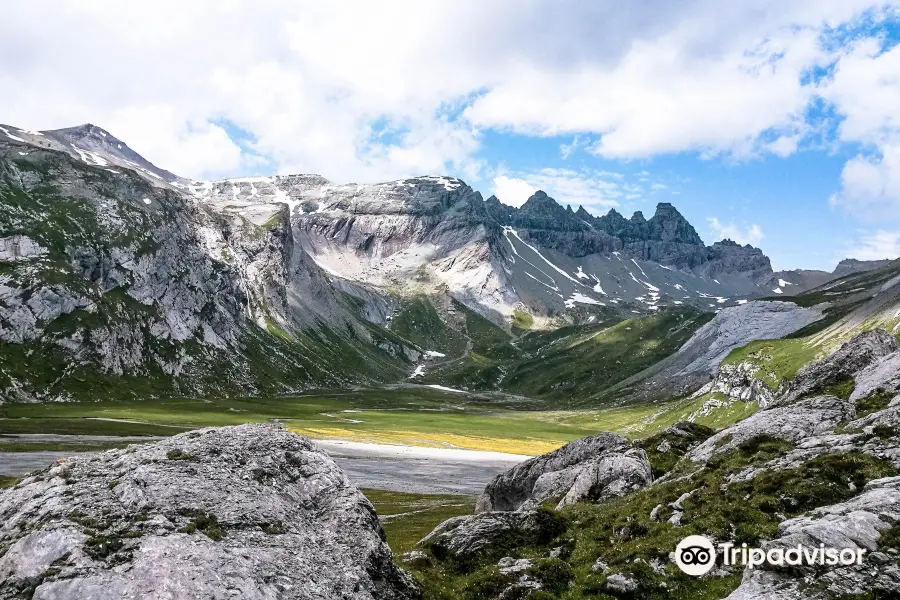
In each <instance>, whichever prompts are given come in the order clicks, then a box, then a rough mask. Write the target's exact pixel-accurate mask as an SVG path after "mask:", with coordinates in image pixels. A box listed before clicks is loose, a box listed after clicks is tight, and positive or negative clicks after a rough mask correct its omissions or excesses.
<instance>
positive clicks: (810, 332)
mask: <svg viewBox="0 0 900 600" xmlns="http://www.w3.org/2000/svg"><path fill="white" fill-rule="evenodd" d="M898 275H900V262H897V261H895V263H892V264H891V265H889V266H888V267H886V268H884V269H879V270H877V271H872V272H867V273H862V274H857V275H850V276H847V277H843V278H841V279H839V280H837V281H836V282H830V283H828V284H826V285H825V286H822V287H821V288H817V289H815V290H810V291H808V292H804V293H802V294H799V295H797V296H792V297H786V298H773V299H777V300H782V301H787V302H793V303H795V304H798V305H800V306H806V307H809V306H820V307H822V308H823V311H824V317H823V318H822V319H820V320H819V321H817V322H815V323H812V324H811V325H809V326H807V327H804V328H803V329H801V330H799V331H796V332H794V333H793V334H792V335H790V336H787V337H785V338H783V339H779V340H759V341H754V342H750V343H749V344H747V345H746V346H744V347H742V348H736V349H735V350H733V351H732V352H731V353H730V354H729V355H728V356H727V357H726V358H725V359H724V360H723V361H722V364H737V363H741V362H751V363H754V364H756V365H758V366H759V367H760V368H759V370H758V371H757V373H756V377H757V378H759V379H761V380H762V381H764V382H765V383H766V384H767V385H768V386H769V387H770V388H772V389H773V390H774V389H777V388H778V386H779V385H780V384H781V382H782V381H785V380H788V379H792V378H793V377H794V376H796V374H797V372H798V371H799V370H800V369H801V368H802V367H803V366H805V365H807V364H809V363H811V362H814V361H815V360H817V359H820V358H822V357H823V356H825V355H827V354H828V353H829V352H832V351H834V350H835V349H836V348H837V347H838V346H839V345H840V344H841V343H843V342H846V341H847V340H849V339H850V338H852V337H853V336H854V335H856V334H858V333H862V332H864V331H869V330H872V329H876V328H884V329H886V330H888V331H895V330H896V328H897V326H898V324H900V317H898V315H897V312H896V310H895V309H896V303H894V304H891V303H888V304H887V307H888V308H889V310H878V311H875V312H874V314H871V315H868V316H867V317H865V318H862V317H860V318H859V319H855V320H853V321H852V322H849V323H847V322H844V321H843V320H844V319H845V318H846V317H848V316H850V315H853V314H855V313H854V311H865V310H866V305H867V304H868V303H870V302H877V301H879V300H880V299H881V298H883V296H880V294H883V293H884V292H885V290H882V289H881V288H882V286H884V285H885V284H887V283H888V282H889V281H891V280H892V279H894V278H895V277H897V276H898ZM889 289H890V288H889ZM889 293H890V292H889ZM857 321H858V322H857Z"/></svg>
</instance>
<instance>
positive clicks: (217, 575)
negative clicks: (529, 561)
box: [0, 425, 421, 600]
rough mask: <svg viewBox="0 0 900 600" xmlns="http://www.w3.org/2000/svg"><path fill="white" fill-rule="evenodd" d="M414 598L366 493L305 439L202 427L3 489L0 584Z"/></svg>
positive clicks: (3, 591) (133, 592) (112, 593)
mask: <svg viewBox="0 0 900 600" xmlns="http://www.w3.org/2000/svg"><path fill="white" fill-rule="evenodd" d="M23 596H27V597H29V598H34V599H35V600H49V599H55V598H94V599H96V600H105V599H110V600H112V599H119V598H151V597H152V598H171V599H172V600H175V599H181V598H223V599H224V598H233V597H235V596H239V597H241V598H258V599H263V598H297V599H301V598H302V599H303V600H309V599H319V600H331V599H333V598H354V599H359V600H366V599H371V600H375V599H378V600H412V599H415V598H420V597H421V593H420V591H419V589H418V587H417V586H416V584H415V582H414V581H413V580H412V578H410V577H409V576H408V575H407V574H406V573H404V572H403V571H401V570H400V569H398V568H397V567H396V566H395V565H394V562H393V559H392V556H391V551H390V549H389V548H388V546H387V544H385V542H384V533H383V532H382V530H381V526H380V525H379V522H378V518H377V517H376V516H375V511H374V509H373V508H372V505H371V504H370V503H369V501H368V500H367V499H366V498H365V497H364V496H363V495H362V494H361V493H360V492H359V491H358V490H357V489H356V488H355V487H354V486H353V485H352V484H351V483H350V482H349V481H348V480H347V478H346V477H345V476H344V474H343V472H342V471H341V470H340V469H339V468H338V467H337V465H335V463H334V462H333V461H332V460H331V459H330V458H329V457H328V456H327V455H326V454H324V453H323V452H321V451H319V450H318V449H317V448H316V447H315V446H314V445H313V444H312V443H310V442H309V440H307V439H305V438H302V437H300V436H297V435H296V434H292V433H290V432H288V431H286V430H285V429H282V428H280V427H273V426H270V425H242V426H240V427H230V428H222V429H203V430H199V431H195V432H191V433H185V434H181V435H177V436H174V437H172V438H169V439H167V440H164V441H161V442H157V443H153V444H146V445H140V446H130V447H128V448H126V449H121V450H110V451H108V452H104V453H101V454H98V455H96V456H94V457H89V456H86V457H79V458H70V459H67V460H63V461H60V462H59V463H58V464H57V465H55V466H53V467H51V468H48V469H46V470H44V471H41V472H38V473H34V474H32V475H31V476H28V477H26V478H24V479H23V480H22V481H21V482H19V484H18V485H16V487H15V488H13V489H10V490H2V491H0V598H4V599H6V598H9V599H12V598H21V597H23Z"/></svg>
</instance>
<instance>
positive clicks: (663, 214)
mask: <svg viewBox="0 0 900 600" xmlns="http://www.w3.org/2000/svg"><path fill="white" fill-rule="evenodd" d="M647 224H648V225H649V239H651V240H657V241H660V242H676V243H679V244H693V245H697V246H703V245H704V244H703V240H702V239H700V236H699V235H698V234H697V231H696V230H695V229H694V226H693V225H691V224H690V223H689V222H688V220H687V219H685V218H684V216H683V215H682V214H681V213H680V212H678V210H677V209H676V208H675V207H674V206H672V204H670V203H669V202H660V203H659V204H657V205H656V214H654V215H653V217H652V218H651V219H650V220H649V221H648V222H647Z"/></svg>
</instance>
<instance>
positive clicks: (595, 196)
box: [494, 169, 623, 212]
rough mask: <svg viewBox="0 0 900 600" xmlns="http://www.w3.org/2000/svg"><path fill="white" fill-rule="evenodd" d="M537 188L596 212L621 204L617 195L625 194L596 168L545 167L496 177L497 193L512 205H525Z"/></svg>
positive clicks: (619, 186)
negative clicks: (529, 171) (531, 171)
mask: <svg viewBox="0 0 900 600" xmlns="http://www.w3.org/2000/svg"><path fill="white" fill-rule="evenodd" d="M613 175H615V174H613ZM537 190H543V191H544V192H546V193H547V195H549V196H550V197H552V198H553V199H555V200H556V201H557V202H559V203H560V204H562V205H564V206H565V205H566V204H569V205H571V206H572V209H573V210H574V209H575V208H577V207H578V206H579V205H581V206H584V207H585V209H587V210H591V211H592V212H597V211H601V210H603V209H607V210H608V209H609V208H612V207H614V206H619V203H618V202H617V201H616V198H619V197H621V196H623V191H622V190H623V188H622V186H621V185H620V184H619V183H618V182H615V181H610V178H609V176H608V174H605V173H604V172H603V171H595V170H592V169H581V170H574V169H541V170H539V171H536V172H533V173H514V174H512V176H509V175H500V176H498V177H495V178H494V195H495V196H497V198H498V199H499V200H500V201H501V202H502V203H504V204H506V205H509V206H521V205H522V204H524V202H525V201H526V200H527V199H528V197H529V196H531V195H532V194H533V193H534V192H536V191H537ZM592 209H593V210H592Z"/></svg>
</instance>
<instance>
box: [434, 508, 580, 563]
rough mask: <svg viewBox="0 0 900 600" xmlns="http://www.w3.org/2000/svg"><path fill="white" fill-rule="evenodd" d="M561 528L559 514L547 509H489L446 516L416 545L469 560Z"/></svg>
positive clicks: (544, 538) (537, 540)
mask: <svg viewBox="0 0 900 600" xmlns="http://www.w3.org/2000/svg"><path fill="white" fill-rule="evenodd" d="M564 530H565V526H564V525H563V523H562V521H561V520H560V519H559V517H556V516H555V515H553V514H551V513H549V512H547V511H542V510H522V511H516V512H489V513H481V514H477V515H467V516H462V517H454V518H452V519H448V520H446V521H444V522H443V523H441V524H440V525H438V526H437V527H435V529H434V530H433V531H432V532H431V533H429V534H428V535H427V536H426V537H425V538H423V539H422V540H421V541H420V542H419V546H422V547H424V548H428V549H429V550H430V551H431V553H432V554H433V555H434V556H435V557H437V558H438V559H441V560H445V559H451V560H455V561H462V562H469V561H475V560H478V559H481V558H484V557H486V556H491V555H493V554H503V553H504V552H507V551H509V550H511V549H515V548H518V547H522V546H532V545H541V544H546V543H548V542H549V541H550V540H552V539H553V538H554V537H556V536H557V535H559V534H560V533H562V532H563V531H564Z"/></svg>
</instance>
